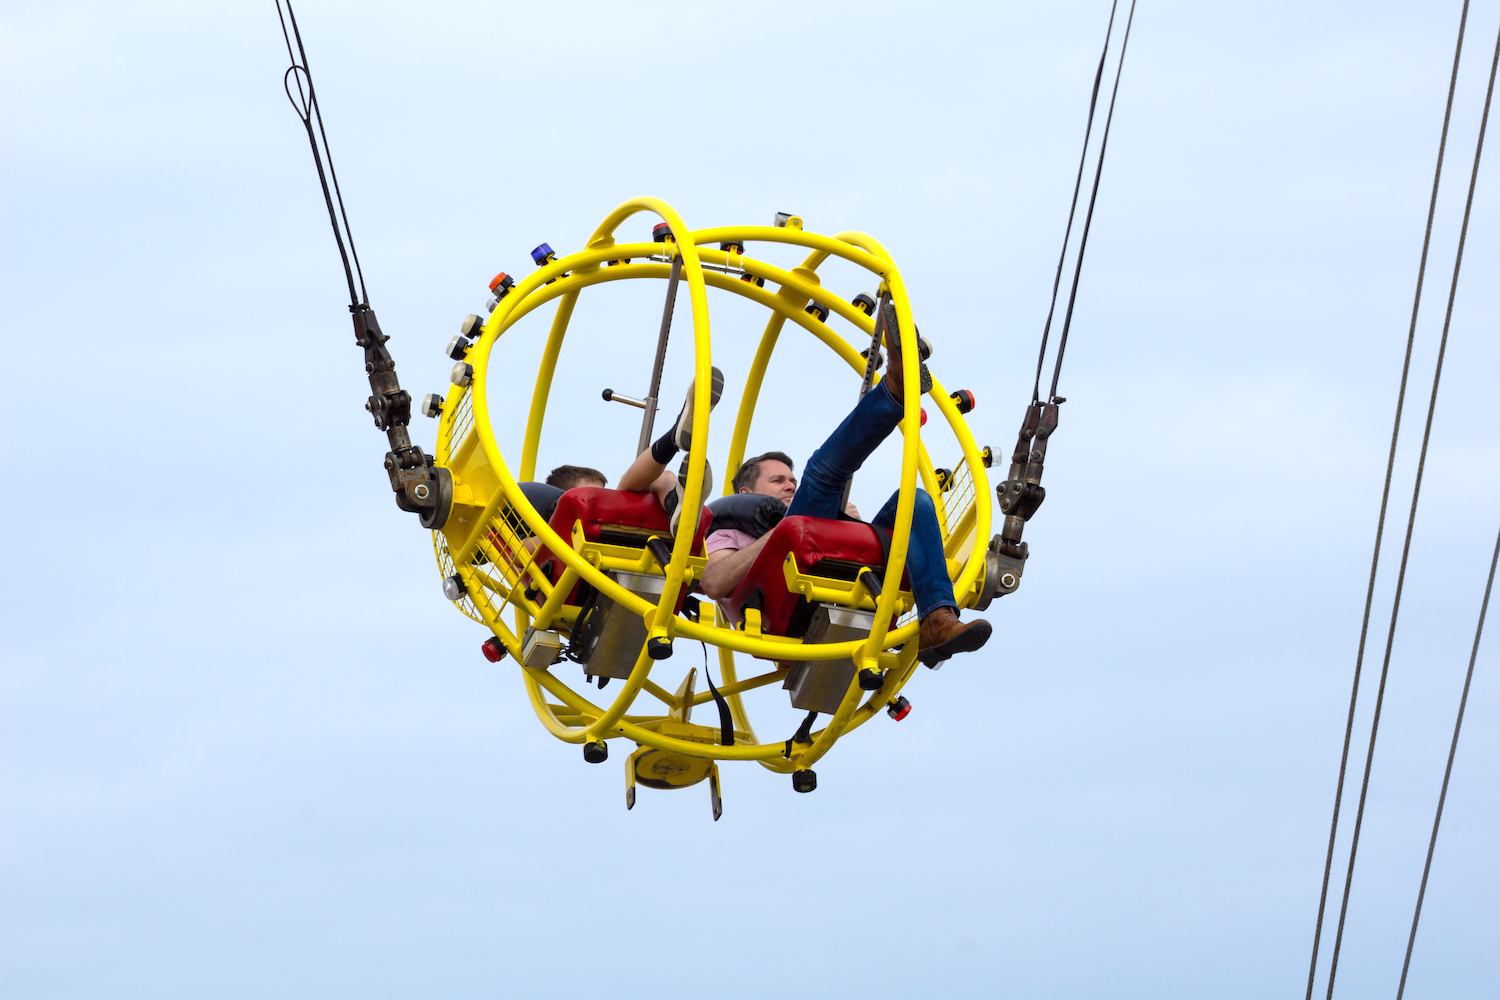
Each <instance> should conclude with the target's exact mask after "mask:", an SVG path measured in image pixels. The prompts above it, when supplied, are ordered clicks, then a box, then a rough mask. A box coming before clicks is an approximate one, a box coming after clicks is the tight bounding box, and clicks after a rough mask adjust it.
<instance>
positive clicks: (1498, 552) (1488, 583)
mask: <svg viewBox="0 0 1500 1000" xmlns="http://www.w3.org/2000/svg"><path fill="white" fill-rule="evenodd" d="M1496 562H1500V534H1496V536H1495V552H1494V554H1493V555H1491V556H1490V575H1489V578H1488V579H1487V580H1485V582H1484V600H1483V601H1481V602H1480V604H1479V624H1478V625H1476V626H1475V627H1474V646H1473V648H1472V649H1470V650H1469V671H1468V673H1466V674H1465V675H1464V692H1463V694H1462V695H1461V696H1460V697H1459V699H1458V718H1457V719H1455V720H1454V722H1453V742H1452V743H1450V744H1449V745H1448V764H1447V766H1446V767H1444V768H1443V790H1442V791H1441V792H1439V793H1438V803H1437V812H1436V814H1434V815H1433V817H1432V837H1431V839H1429V840H1428V841H1427V860H1426V861H1425V862H1424V863H1423V865H1422V886H1421V888H1420V889H1418V890H1417V906H1416V909H1415V910H1414V911H1412V915H1411V935H1410V936H1409V937H1407V939H1406V958H1405V959H1403V960H1402V962H1401V985H1400V986H1398V987H1397V988H1396V1000H1401V997H1402V995H1403V994H1405V993H1406V973H1407V971H1408V970H1410V968H1411V951H1412V947H1413V946H1414V945H1415V944H1416V943H1417V921H1418V920H1420V919H1422V900H1423V898H1425V897H1426V895H1427V876H1428V875H1429V874H1431V872H1432V853H1433V851H1434V850H1436V849H1437V836H1438V824H1439V823H1441V822H1442V821H1443V804H1444V803H1445V802H1447V801H1448V779H1449V778H1451V777H1452V776H1453V758H1454V757H1455V756H1456V755H1457V754H1458V733H1459V730H1460V729H1462V728H1463V724H1464V709H1465V708H1467V707H1468V704H1469V686H1470V685H1471V684H1472V683H1473V682H1474V661H1475V660H1476V659H1478V657H1479V637H1480V636H1481V635H1483V634H1484V615H1485V612H1486V611H1488V610H1489V607H1490V591H1491V590H1492V589H1493V588H1494V586H1495V563H1496Z"/></svg>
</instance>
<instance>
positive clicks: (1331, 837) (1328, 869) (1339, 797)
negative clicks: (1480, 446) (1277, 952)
mask: <svg viewBox="0 0 1500 1000" xmlns="http://www.w3.org/2000/svg"><path fill="white" fill-rule="evenodd" d="M1468 19H1469V0H1464V6H1463V12H1462V13H1461V14H1460V15H1459V19H1458V42H1457V44H1456V45H1455V47H1454V50H1453V73H1452V75H1451V76H1450V77H1449V79H1448V104H1447V107H1446V108H1444V110H1443V134H1442V137H1441V138H1440V139H1439V140H1438V155H1437V167H1436V168H1435V169H1434V170H1433V174H1432V197H1431V199H1430V200H1429V201H1428V203H1427V229H1426V231H1425V232H1424V233H1423V234H1422V260H1421V263H1420V264H1418V265H1417V291H1416V294H1415V296H1414V297H1413V299H1412V304H1411V325H1410V326H1409V327H1408V328H1407V331H1406V357H1405V359H1404V360H1403V361H1402V362H1401V388H1400V390H1399V391H1398V392H1397V393H1396V421H1395V424H1394V426H1392V427H1391V450H1390V454H1389V455H1388V456H1387V457H1386V460H1385V487H1384V488H1383V489H1382V490H1381V493H1380V517H1379V519H1378V520H1377V521H1376V522H1375V552H1374V555H1372V556H1371V557H1370V582H1369V585H1368V586H1367V587H1366V588H1365V614H1364V619H1363V620H1362V621H1361V622H1360V626H1359V652H1358V653H1357V654H1356V655H1355V657H1354V684H1353V687H1352V689H1351V690H1350V692H1349V718H1348V721H1347V722H1345V723H1344V752H1343V756H1341V757H1340V758H1339V782H1338V787H1337V788H1336V789H1335V791H1334V794H1333V821H1332V822H1331V823H1330V824H1329V828H1328V856H1327V858H1326V859H1325V860H1324V862H1323V888H1322V891H1321V892H1320V893H1319V895H1318V922H1317V926H1316V927H1315V928H1314V929H1313V946H1312V961H1311V962H1309V963H1308V968H1307V1000H1312V993H1313V981H1314V979H1315V978H1316V976H1317V971H1318V945H1319V943H1320V942H1321V941H1322V938H1323V914H1324V910H1325V909H1326V907H1327V905H1328V879H1329V877H1330V875H1331V874H1332V872H1333V848H1334V841H1335V840H1336V839H1337V836H1338V830H1339V806H1340V804H1341V803H1342V802H1343V800H1344V777H1345V774H1346V773H1347V771H1348V768H1349V744H1350V741H1351V740H1352V739H1353V737H1354V708H1355V704H1356V702H1357V701H1358V699H1359V679H1360V673H1361V671H1362V670H1363V668H1364V662H1365V640H1366V637H1367V636H1368V634H1369V631H1370V608H1371V606H1372V605H1373V604H1374V601H1375V572H1376V570H1377V569H1378V568H1379V566H1380V544H1381V540H1382V539H1383V538H1384V537H1385V514H1386V508H1387V506H1388V504H1389V501H1390V497H1391V473H1392V472H1393V471H1394V469H1395V467H1396V441H1397V439H1398V437H1399V436H1400V434H1401V413H1402V408H1403V407H1404V406H1405V403H1406V379H1407V375H1408V374H1409V373H1410V372H1411V352H1412V344H1413V343H1414V342H1415V340H1416V336H1417V311H1418V309H1420V308H1421V305H1422V283H1423V281H1424V280H1425V278H1426V275H1427V250H1428V247H1429V246H1431V244H1432V219H1433V216H1434V215H1435V214H1436V213H1437V196H1438V184H1439V182H1440V181H1441V180H1442V177H1443V153H1444V151H1445V150H1446V149H1447V148H1448V123H1449V121H1450V120H1451V118H1452V116H1453V91H1454V88H1455V87H1457V85H1458V63H1459V57H1460V56H1461V55H1462V53H1463V49H1464V28H1465V25H1466V24H1467V23H1468Z"/></svg>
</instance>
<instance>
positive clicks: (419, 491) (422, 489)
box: [411, 483, 432, 500]
mask: <svg viewBox="0 0 1500 1000" xmlns="http://www.w3.org/2000/svg"><path fill="white" fill-rule="evenodd" d="M411 492H412V495H413V496H415V497H416V498H417V499H418V500H426V499H427V497H428V495H429V494H430V493H431V492H432V491H431V490H429V489H428V488H427V484H426V483H418V484H417V485H416V486H413V487H412V490H411Z"/></svg>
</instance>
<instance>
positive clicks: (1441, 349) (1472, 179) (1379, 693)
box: [1327, 32, 1500, 1000]
mask: <svg viewBox="0 0 1500 1000" xmlns="http://www.w3.org/2000/svg"><path fill="white" fill-rule="evenodd" d="M1497 67H1500V32H1497V33H1496V35H1495V55H1494V57H1493V59H1492V60H1491V62H1490V80H1489V86H1488V88H1487V89H1486V90H1485V95H1484V112H1483V114H1481V115H1480V118H1479V138H1478V140H1477V141H1476V142H1475V144H1474V166H1473V169H1472V170H1471V172H1470V174H1469V193H1468V197H1467V198H1466V199H1465V201H1464V219H1463V225H1462V226H1461V227H1460V228H1459V231H1458V251H1457V253H1456V254H1455V256H1454V260H1453V280H1452V282H1451V283H1450V284H1449V286H1448V308H1447V311H1446V312H1445V313H1444V315H1443V335H1442V338H1441V339H1440V340H1439V341H1438V355H1437V364H1436V365H1435V366H1434V368H1433V372H1432V396H1431V398H1430V399H1429V400H1428V402H1427V423H1426V425H1425V427H1424V428H1423V431H1422V450H1421V453H1420V455H1419V456H1418V457H1417V477H1416V481H1415V483H1413V485H1412V494H1411V509H1410V510H1409V511H1408V513H1407V517H1406V539H1405V541H1404V542H1403V543H1402V546H1401V568H1400V569H1399V570H1398V571H1397V573H1396V595H1395V597H1394V599H1393V600H1392V602H1391V624H1390V628H1389V630H1388V631H1387V633H1386V640H1385V657H1384V659H1383V661H1382V662H1381V665H1380V686H1379V688H1377V689H1376V692H1375V711H1374V715H1373V718H1372V719H1371V722H1370V746H1369V750H1368V751H1367V752H1366V754H1365V772H1364V778H1363V780H1362V781H1361V782H1360V788H1359V808H1358V809H1357V810H1356V811H1355V813H1354V833H1353V835H1352V836H1351V838H1350V843H1349V870H1348V872H1347V873H1346V874H1345V876H1344V898H1343V902H1342V903H1341V904H1340V906H1339V925H1338V932H1337V933H1336V934H1335V935H1334V939H1333V956H1332V958H1330V959H1329V963H1328V994H1327V995H1328V998H1329V1000H1331V998H1332V997H1333V984H1334V978H1335V977H1336V976H1337V975H1338V965H1339V949H1340V948H1341V947H1342V946H1343V942H1344V920H1345V918H1346V917H1347V916H1348V912H1349V889H1350V887H1351V886H1352V885H1353V882H1354V861H1355V856H1356V854H1357V853H1358V851H1359V832H1360V828H1361V826H1363V824H1364V817H1365V799H1366V797H1367V796H1368V794H1369V791H1370V770H1371V767H1372V766H1373V765H1374V762H1375V738H1376V736H1377V734H1378V733H1379V730H1380V710H1381V708H1382V707H1383V705H1384V702H1385V684H1386V679H1387V677H1388V675H1389V673H1390V666H1391V648H1392V646H1393V645H1394V644H1395V641H1396V619H1397V616H1398V615H1399V614H1400V611H1401V591H1402V589H1403V587H1404V586H1405V583H1406V565H1407V559H1408V557H1409V556H1410V554H1411V536H1412V530H1413V528H1414V526H1415V524H1416V520H1417V500H1418V499H1419V497H1420V496H1421V493H1422V474H1423V472H1424V470H1425V468H1426V465H1427V445H1428V442H1429V441H1430V440H1431V437H1432V417H1433V414H1434V412H1435V411H1436V410H1437V397H1438V385H1439V382H1440V381H1441V380H1442V376H1443V356H1444V355H1445V354H1446V353H1447V350H1448V330H1449V327H1450V326H1451V324H1452V322H1453V301H1454V298H1455V297H1456V296H1457V294H1458V276H1459V270H1460V268H1461V267H1462V265H1463V259H1464V242H1465V240H1466V239H1467V238H1468V235H1469V216H1470V214H1471V212H1472V211H1473V208H1474V187H1475V184H1476V182H1477V181H1478V180H1479V159H1480V155H1481V154H1482V153H1483V152H1484V133H1485V128H1486V126H1487V125H1488V124H1489V118H1490V102H1491V100H1492V98H1493V97H1494V95H1495V70H1496V68H1497Z"/></svg>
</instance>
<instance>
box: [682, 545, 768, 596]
mask: <svg viewBox="0 0 1500 1000" xmlns="http://www.w3.org/2000/svg"><path fill="white" fill-rule="evenodd" d="M770 537H771V536H770V535H761V536H760V537H759V538H757V539H756V540H755V541H754V542H753V543H751V544H750V545H747V546H745V547H744V548H743V549H719V550H718V551H717V552H710V553H709V554H708V565H706V566H705V567H704V568H703V580H702V581H701V582H700V583H699V587H700V588H701V589H702V590H703V592H704V593H705V594H707V595H708V596H709V597H712V598H713V599H714V600H716V601H717V600H719V599H720V598H724V597H728V596H729V595H730V594H731V593H733V592H734V588H735V587H738V586H739V585H740V581H741V580H743V579H744V578H745V574H746V573H747V572H749V570H750V564H751V563H753V562H755V557H756V556H758V555H760V550H761V549H763V548H765V546H766V539H767V538H770Z"/></svg>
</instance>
